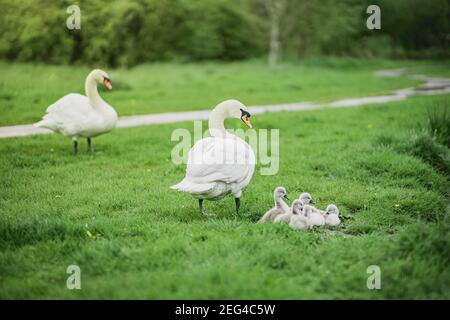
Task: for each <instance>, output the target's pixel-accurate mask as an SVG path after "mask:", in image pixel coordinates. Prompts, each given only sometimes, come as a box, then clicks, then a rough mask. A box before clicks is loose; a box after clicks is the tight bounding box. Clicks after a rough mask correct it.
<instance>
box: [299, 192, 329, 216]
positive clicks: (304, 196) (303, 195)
mask: <svg viewBox="0 0 450 320" xmlns="http://www.w3.org/2000/svg"><path fill="white" fill-rule="evenodd" d="M299 199H300V200H301V201H302V202H303V203H304V204H307V205H309V206H310V207H311V210H312V212H315V213H320V214H322V215H323V214H325V211H323V210H320V209H317V208H316V207H314V206H313V204H314V200H313V198H312V196H311V194H310V193H309V192H303V193H301V194H300V197H299Z"/></svg>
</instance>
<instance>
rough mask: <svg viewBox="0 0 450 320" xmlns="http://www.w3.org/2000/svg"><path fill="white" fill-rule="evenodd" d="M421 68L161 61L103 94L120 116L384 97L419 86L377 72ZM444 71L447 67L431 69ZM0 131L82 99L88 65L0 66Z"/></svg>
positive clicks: (122, 77)
mask: <svg viewBox="0 0 450 320" xmlns="http://www.w3.org/2000/svg"><path fill="white" fill-rule="evenodd" d="M413 66H415V67H416V68H419V67H420V68H422V69H420V70H422V71H423V68H426V67H427V66H428V63H427V62H412V61H398V62H392V61H384V60H367V59H360V60H358V59H342V58H341V59H330V58H328V59H315V60H311V59H310V60H305V61H303V62H288V63H285V64H282V65H280V66H279V67H277V68H269V67H267V65H266V63H265V61H258V60H257V61H250V62H236V63H217V62H214V63H201V64H198V63H192V64H174V63H160V64H149V65H141V66H138V67H135V68H132V69H130V70H127V69H118V70H107V71H109V73H110V75H111V77H112V82H113V91H111V92H106V91H102V95H103V97H104V98H105V100H107V101H109V102H110V103H111V104H112V105H113V106H114V107H115V108H116V110H117V111H118V113H119V115H133V114H147V113H160V112H169V111H186V110H199V109H209V108H211V106H213V105H215V104H217V102H218V101H222V100H225V99H229V98H232V97H239V99H240V100H242V101H243V102H245V103H246V104H248V105H255V104H256V105H257V104H272V103H289V102H300V101H331V100H334V99H338V98H348V97H359V96H366V95H379V94H386V93H389V92H391V91H392V90H395V89H399V88H405V87H409V86H413V85H417V84H418V83H420V81H418V80H414V79H412V78H409V77H398V78H379V77H374V75H373V72H374V71H375V70H378V69H385V68H398V67H413ZM437 67H440V68H442V69H448V62H442V63H441V64H436V63H435V64H433V65H432V70H433V72H434V71H435V70H436V68H437ZM0 70H2V71H1V73H0V114H1V117H0V125H11V124H22V123H33V122H36V121H38V120H39V119H40V118H41V117H42V116H43V115H44V114H45V110H46V108H47V106H49V105H50V104H52V103H54V102H55V101H56V100H57V99H59V98H61V97H62V96H63V95H65V94H68V93H72V92H77V93H82V94H84V80H85V78H86V75H87V74H88V73H89V71H90V68H88V67H85V66H79V67H68V66H47V65H31V64H8V63H5V62H0Z"/></svg>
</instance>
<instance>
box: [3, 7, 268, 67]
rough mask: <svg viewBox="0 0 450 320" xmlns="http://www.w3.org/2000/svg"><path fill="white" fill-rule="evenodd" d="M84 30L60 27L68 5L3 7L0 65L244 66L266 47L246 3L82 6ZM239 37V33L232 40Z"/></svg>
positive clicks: (63, 24)
mask: <svg viewBox="0 0 450 320" xmlns="http://www.w3.org/2000/svg"><path fill="white" fill-rule="evenodd" d="M78 4H79V6H80V8H81V30H72V31H70V30H68V29H67V28H66V27H65V23H66V19H67V17H68V14H67V13H66V7H67V6H68V5H69V3H68V2H60V1H57V2H55V1H50V0H28V1H24V2H11V1H6V0H1V1H0V6H1V7H2V8H4V10H2V11H1V12H0V22H2V25H3V26H4V27H2V30H1V31H0V36H1V41H0V58H7V59H12V60H14V59H17V60H20V61H41V62H52V63H68V62H82V63H87V64H103V65H109V66H131V65H135V64H138V63H142V62H145V61H156V60H166V59H171V58H174V57H179V58H185V59H189V60H202V59H223V60H236V59H246V58H249V57H252V56H255V55H260V54H261V53H262V51H263V46H264V43H263V42H262V41H261V36H260V35H258V34H257V33H258V24H259V23H260V22H258V19H257V18H256V17H254V15H252V14H251V12H250V11H249V10H248V9H246V7H247V2H246V1H240V2H235V1H232V0H220V1H208V0H200V1H195V2H192V1H186V0H160V1H149V0H145V1H141V0H131V1H106V0H94V1H91V0H89V1H87V0H81V1H79V3H78ZM236 30H238V32H236Z"/></svg>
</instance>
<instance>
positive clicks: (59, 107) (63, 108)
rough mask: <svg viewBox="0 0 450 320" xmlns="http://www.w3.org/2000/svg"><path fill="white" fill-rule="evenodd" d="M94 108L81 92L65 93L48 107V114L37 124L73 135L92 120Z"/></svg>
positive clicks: (81, 130)
mask: <svg viewBox="0 0 450 320" xmlns="http://www.w3.org/2000/svg"><path fill="white" fill-rule="evenodd" d="M92 112H93V108H92V106H91V105H90V103H89V99H88V98H87V97H86V96H83V95H81V94H76V93H71V94H68V95H65V96H64V97H62V98H61V99H59V100H58V101H56V102H55V103H54V104H52V105H50V106H49V107H48V108H47V114H46V115H45V116H44V118H43V120H42V121H40V122H38V123H37V124H36V125H37V126H40V127H45V128H49V129H51V130H54V131H59V132H61V133H63V134H65V135H68V136H72V135H76V134H77V133H81V132H83V130H84V129H85V127H86V125H88V124H89V122H91V121H92V117H90V115H91V114H92Z"/></svg>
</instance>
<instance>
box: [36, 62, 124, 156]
mask: <svg viewBox="0 0 450 320" xmlns="http://www.w3.org/2000/svg"><path fill="white" fill-rule="evenodd" d="M100 82H101V83H103V84H104V85H105V87H107V88H108V89H109V90H112V85H111V80H110V78H109V76H108V74H107V73H106V72H105V71H103V70H100V69H95V70H93V71H91V73H89V75H88V76H87V78H86V82H85V91H86V96H83V95H81V94H78V93H70V94H68V95H65V96H64V97H62V98H61V99H59V100H58V101H56V102H55V103H54V104H52V105H51V106H49V107H48V108H47V114H46V115H44V117H43V119H42V120H41V121H39V122H38V123H36V124H35V126H37V127H43V128H48V129H50V130H52V131H54V132H58V133H61V134H63V135H65V136H67V137H70V138H72V142H73V152H74V154H77V153H78V140H77V139H78V137H84V138H86V139H87V145H88V148H87V149H88V152H92V143H91V138H93V137H96V136H98V135H101V134H104V133H107V132H109V131H111V130H112V129H113V128H114V127H115V126H116V123H117V113H116V111H115V110H114V108H113V107H111V106H110V105H109V104H108V103H106V102H105V101H104V100H103V99H102V98H101V97H100V95H99V94H98V91H97V84H98V83H100Z"/></svg>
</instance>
